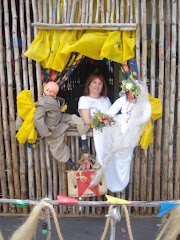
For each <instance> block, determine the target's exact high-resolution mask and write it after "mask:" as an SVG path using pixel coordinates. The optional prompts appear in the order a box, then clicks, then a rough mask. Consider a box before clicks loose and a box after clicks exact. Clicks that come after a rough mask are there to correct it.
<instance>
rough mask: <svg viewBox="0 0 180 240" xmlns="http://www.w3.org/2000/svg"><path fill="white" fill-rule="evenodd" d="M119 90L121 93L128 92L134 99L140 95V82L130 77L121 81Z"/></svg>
mask: <svg viewBox="0 0 180 240" xmlns="http://www.w3.org/2000/svg"><path fill="white" fill-rule="evenodd" d="M121 88H122V92H126V91H128V92H130V93H131V94H132V95H134V96H135V97H138V96H139V94H140V93H141V88H142V85H141V83H140V81H138V80H134V79H133V77H132V75H130V77H129V78H128V79H127V80H123V81H122V85H121Z"/></svg>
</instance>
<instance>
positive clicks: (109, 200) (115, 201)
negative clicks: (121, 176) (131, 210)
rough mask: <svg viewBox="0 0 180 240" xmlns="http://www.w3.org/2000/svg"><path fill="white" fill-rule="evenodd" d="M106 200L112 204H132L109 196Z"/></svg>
mask: <svg viewBox="0 0 180 240" xmlns="http://www.w3.org/2000/svg"><path fill="white" fill-rule="evenodd" d="M106 198H107V202H110V203H119V204H130V202H129V201H127V200H124V199H120V198H116V197H112V196H109V195H106Z"/></svg>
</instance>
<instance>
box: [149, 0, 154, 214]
mask: <svg viewBox="0 0 180 240" xmlns="http://www.w3.org/2000/svg"><path fill="white" fill-rule="evenodd" d="M151 9H152V20H151V21H152V27H151V78H150V79H151V86H150V93H151V95H152V96H153V97H155V83H156V0H153V1H151ZM153 158H154V143H153V144H151V145H150V146H149V152H148V159H147V165H148V173H147V200H148V201H152V199H153V192H152V188H153V169H154V168H153V166H154V165H153ZM147 213H148V215H151V214H152V209H151V208H149V209H147Z"/></svg>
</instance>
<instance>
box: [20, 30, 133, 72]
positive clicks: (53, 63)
mask: <svg viewBox="0 0 180 240" xmlns="http://www.w3.org/2000/svg"><path fill="white" fill-rule="evenodd" d="M135 45H136V33H135V31H123V32H121V31H94V30H86V31H83V30H78V31H77V30H72V31H65V30H64V31H63V30H54V29H53V30H47V29H46V30H45V29H39V31H38V35H37V36H36V38H35V39H34V41H33V42H32V43H31V45H30V47H29V49H28V50H27V51H26V52H25V54H24V55H25V56H26V57H29V58H31V59H33V60H35V61H37V62H41V64H42V66H43V68H52V69H54V70H56V71H58V72H62V70H63V69H64V68H65V66H66V64H67V62H68V60H69V57H70V54H71V53H72V52H78V53H80V54H81V55H85V56H87V57H89V58H92V59H95V60H102V59H103V58H107V59H109V60H112V61H114V62H118V63H121V64H127V60H128V59H131V58H133V57H134V56H135V51H134V48H135Z"/></svg>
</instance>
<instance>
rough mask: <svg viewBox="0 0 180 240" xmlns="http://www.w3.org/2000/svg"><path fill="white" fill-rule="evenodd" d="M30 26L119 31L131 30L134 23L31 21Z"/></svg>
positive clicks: (134, 27)
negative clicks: (55, 22)
mask: <svg viewBox="0 0 180 240" xmlns="http://www.w3.org/2000/svg"><path fill="white" fill-rule="evenodd" d="M32 26H35V27H38V28H39V29H52V28H53V29H62V30H81V29H84V30H86V29H103V30H120V31H133V30H136V24H135V23H126V24H123V23H109V24H101V23H99V24H86V23H74V24H73V23H71V24H45V23H32Z"/></svg>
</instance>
